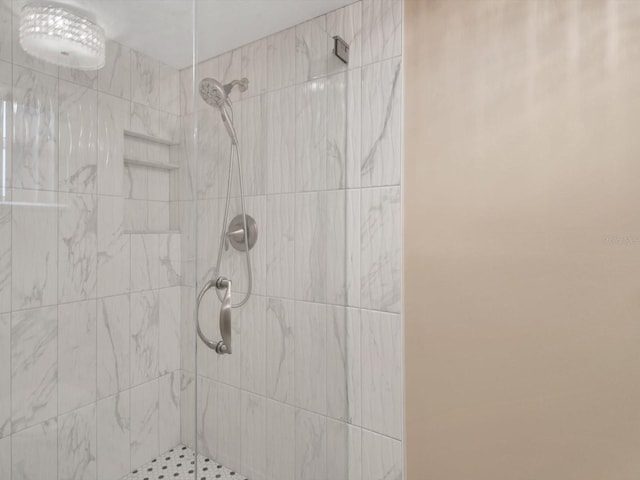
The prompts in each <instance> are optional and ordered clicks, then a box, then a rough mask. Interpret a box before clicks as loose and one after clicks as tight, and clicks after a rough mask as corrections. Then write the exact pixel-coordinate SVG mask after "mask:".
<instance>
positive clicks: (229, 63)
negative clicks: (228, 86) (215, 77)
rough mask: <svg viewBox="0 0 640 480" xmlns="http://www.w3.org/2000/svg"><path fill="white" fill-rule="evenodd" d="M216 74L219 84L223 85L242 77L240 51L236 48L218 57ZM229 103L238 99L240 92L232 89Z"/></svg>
mask: <svg viewBox="0 0 640 480" xmlns="http://www.w3.org/2000/svg"><path fill="white" fill-rule="evenodd" d="M218 72H219V75H220V78H219V80H220V82H222V83H223V84H225V83H229V82H231V81H233V80H238V79H240V77H241V76H242V51H241V49H240V48H236V49H235V50H232V51H230V52H227V53H224V54H223V55H220V56H219V57H218ZM229 97H230V98H231V101H233V102H235V101H237V100H239V99H240V91H239V90H238V89H234V90H233V91H232V92H231V94H230V95H229Z"/></svg>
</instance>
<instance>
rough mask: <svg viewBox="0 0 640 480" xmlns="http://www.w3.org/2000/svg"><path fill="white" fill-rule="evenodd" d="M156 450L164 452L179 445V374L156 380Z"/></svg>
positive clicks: (174, 373) (174, 372)
mask: <svg viewBox="0 0 640 480" xmlns="http://www.w3.org/2000/svg"><path fill="white" fill-rule="evenodd" d="M158 392H159V396H158V404H159V408H158V418H159V425H158V450H159V451H160V452H164V451H166V450H169V449H170V448H173V447H175V446H176V445H178V444H179V443H180V372H179V371H177V370H176V371H173V372H171V373H169V374H167V375H163V376H161V377H160V378H159V379H158Z"/></svg>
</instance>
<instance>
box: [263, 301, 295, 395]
mask: <svg viewBox="0 0 640 480" xmlns="http://www.w3.org/2000/svg"><path fill="white" fill-rule="evenodd" d="M294 320H295V309H294V302H293V301H291V300H284V299H279V298H269V299H267V310H266V325H265V330H266V336H265V338H266V343H267V350H266V351H267V356H266V366H267V380H266V394H267V396H268V397H269V398H273V399H276V400H279V401H281V402H286V403H289V404H293V401H294V378H295V377H294V368H293V365H294V355H295V349H294V330H293V329H294Z"/></svg>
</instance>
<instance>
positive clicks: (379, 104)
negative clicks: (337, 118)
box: [361, 58, 402, 187]
mask: <svg viewBox="0 0 640 480" xmlns="http://www.w3.org/2000/svg"><path fill="white" fill-rule="evenodd" d="M401 67H402V62H401V60H400V59H398V58H396V59H391V60H387V61H385V62H381V63H374V64H372V65H369V66H367V67H363V69H362V161H361V162H362V163H361V182H362V186H363V187H372V186H378V185H399V184H400V171H401V161H402V131H401V126H402V71H401Z"/></svg>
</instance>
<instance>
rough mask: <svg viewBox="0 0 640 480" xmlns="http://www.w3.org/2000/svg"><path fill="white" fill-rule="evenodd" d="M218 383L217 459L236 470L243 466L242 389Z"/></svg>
mask: <svg viewBox="0 0 640 480" xmlns="http://www.w3.org/2000/svg"><path fill="white" fill-rule="evenodd" d="M231 356H232V355H231ZM217 385H218V389H219V390H218V441H217V444H218V457H217V459H216V460H217V461H219V462H220V463H222V464H223V465H225V466H226V467H229V468H231V469H234V470H236V469H237V470H240V466H241V436H240V429H239V428H238V425H241V413H240V412H241V406H240V389H238V388H235V387H231V386H228V385H225V384H223V383H219V384H217Z"/></svg>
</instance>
